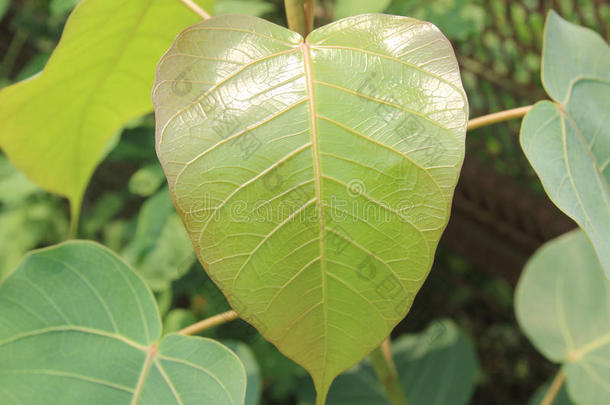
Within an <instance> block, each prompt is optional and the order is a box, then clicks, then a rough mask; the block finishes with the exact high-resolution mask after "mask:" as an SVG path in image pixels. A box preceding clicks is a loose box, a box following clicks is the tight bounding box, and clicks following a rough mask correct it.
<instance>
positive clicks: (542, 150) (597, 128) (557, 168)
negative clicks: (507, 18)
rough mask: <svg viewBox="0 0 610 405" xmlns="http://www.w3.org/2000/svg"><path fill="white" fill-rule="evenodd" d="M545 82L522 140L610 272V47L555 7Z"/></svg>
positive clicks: (556, 200) (546, 42)
mask: <svg viewBox="0 0 610 405" xmlns="http://www.w3.org/2000/svg"><path fill="white" fill-rule="evenodd" d="M542 82H543V84H544V87H545V89H546V91H547V92H548V94H549V95H550V96H551V97H552V98H553V100H554V101H553V102H550V101H541V102H538V103H537V104H536V105H535V106H534V108H532V110H531V111H530V112H529V113H528V114H527V115H526V116H525V118H524V120H523V124H522V127H521V146H522V148H523V151H524V152H525V155H526V156H527V158H528V159H529V161H530V163H531V165H532V166H533V167H534V170H536V173H537V174H538V176H539V177H540V180H541V181H542V185H543V186H544V189H545V190H546V192H547V194H548V195H549V197H550V198H551V200H553V202H554V203H555V204H556V205H557V206H558V207H559V208H560V209H561V210H563V211H564V212H565V213H566V214H568V215H569V216H570V217H571V218H572V219H574V221H576V223H577V224H578V225H580V227H581V228H582V229H583V230H584V231H585V232H586V233H587V235H588V236H589V238H590V239H591V241H592V242H593V246H594V247H595V250H596V252H597V255H598V256H599V260H600V261H601V263H602V267H603V269H604V272H605V273H606V277H608V278H610V186H609V183H610V115H609V114H608V111H610V47H609V46H608V44H606V43H605V42H604V40H603V39H602V38H601V37H600V36H599V35H597V34H596V33H594V32H593V31H591V30H589V29H587V28H583V27H579V26H576V25H574V24H571V23H569V22H567V21H565V20H563V19H562V18H561V17H559V16H558V15H557V14H556V13H555V12H551V13H549V16H548V19H547V23H546V28H545V33H544V51H543V54H542Z"/></svg>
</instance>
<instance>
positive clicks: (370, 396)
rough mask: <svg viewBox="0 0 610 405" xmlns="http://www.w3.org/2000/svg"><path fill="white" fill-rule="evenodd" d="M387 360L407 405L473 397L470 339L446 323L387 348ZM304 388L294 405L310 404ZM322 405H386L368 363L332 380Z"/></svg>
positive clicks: (448, 404)
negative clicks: (389, 354)
mask: <svg viewBox="0 0 610 405" xmlns="http://www.w3.org/2000/svg"><path fill="white" fill-rule="evenodd" d="M392 356H393V358H394V362H395V365H396V370H397V372H398V377H399V380H400V384H401V386H402V388H403V389H404V391H405V394H406V396H407V398H408V400H409V405H429V404H435V405H466V404H468V403H469V401H470V398H471V396H472V394H473V392H474V387H475V379H476V373H477V368H478V361H477V358H476V354H475V351H474V347H473V346H472V344H471V343H470V341H469V339H468V338H467V337H466V336H465V335H464V333H463V332H461V331H460V330H459V329H458V328H457V326H456V325H455V324H454V323H453V322H452V321H450V320H448V319H444V320H438V321H434V322H433V323H432V324H431V325H430V326H429V327H428V328H427V329H426V330H425V331H423V332H422V333H419V334H414V335H404V336H401V337H400V338H399V339H397V340H396V341H395V342H393V343H392ZM313 403H314V402H313V392H312V389H311V388H309V386H308V385H307V384H303V385H301V386H300V388H299V405H309V404H313ZM327 405H389V402H388V400H387V398H386V394H385V389H384V387H383V386H382V385H381V384H380V383H379V380H378V379H377V377H376V375H375V372H374V371H373V368H372V367H371V365H370V361H369V360H368V359H367V360H365V361H362V362H361V363H359V364H358V365H356V366H355V367H353V368H351V369H350V370H348V371H347V372H345V373H343V374H341V375H340V376H339V377H337V381H336V382H335V383H334V384H333V387H332V388H331V390H330V392H329V393H328V400H327Z"/></svg>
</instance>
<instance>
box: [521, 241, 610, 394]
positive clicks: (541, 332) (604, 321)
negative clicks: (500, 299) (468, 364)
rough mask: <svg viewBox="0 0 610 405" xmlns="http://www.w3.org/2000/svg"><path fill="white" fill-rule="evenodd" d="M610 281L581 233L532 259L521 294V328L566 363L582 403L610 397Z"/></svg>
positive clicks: (554, 243) (547, 247) (568, 378)
mask: <svg viewBox="0 0 610 405" xmlns="http://www.w3.org/2000/svg"><path fill="white" fill-rule="evenodd" d="M608 303H610V283H609V282H608V281H607V280H606V279H605V278H604V275H603V271H602V269H601V267H600V264H599V261H598V260H597V257H596V255H595V251H594V250H593V247H592V246H591V243H590V242H589V239H588V238H587V236H586V235H585V234H584V233H583V232H582V231H581V230H576V231H572V232H569V233H567V234H565V235H563V236H560V237H559V238H557V239H554V240H553V241H551V242H549V243H547V244H546V245H544V246H543V247H542V248H540V250H538V251H537V252H536V253H535V254H534V256H532V258H531V259H530V260H529V262H528V263H527V264H526V266H525V270H524V272H523V275H522V276H521V279H520V280H519V284H518V286H517V292H516V302H515V305H516V313H517V320H518V321H519V325H521V328H522V329H523V331H524V332H525V334H526V335H527V337H528V338H529V339H530V340H531V341H532V343H533V344H534V346H536V348H537V349H538V350H539V351H540V352H542V354H544V355H545V356H546V357H547V358H548V359H549V360H551V361H554V362H556V363H562V364H563V371H564V372H565V374H566V383H567V389H568V394H569V395H570V397H571V398H572V399H573V402H575V403H577V404H590V405H602V404H607V403H608V395H610V385H609V384H608V381H610V368H609V367H608V365H609V364H610V306H609V305H608Z"/></svg>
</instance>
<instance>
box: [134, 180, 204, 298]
mask: <svg viewBox="0 0 610 405" xmlns="http://www.w3.org/2000/svg"><path fill="white" fill-rule="evenodd" d="M122 256H123V258H124V259H125V261H127V262H128V263H130V264H131V265H133V266H134V267H135V268H136V269H137V270H138V272H139V273H140V274H141V275H142V277H144V279H145V280H146V281H147V282H148V284H149V285H150V287H151V288H152V289H153V290H155V291H161V290H164V289H166V288H168V287H169V286H170V283H171V282H172V281H173V280H176V279H178V278H180V277H182V276H183V275H184V274H186V272H187V271H188V270H189V268H190V267H191V265H192V264H193V263H194V262H195V255H194V254H193V248H192V244H191V241H190V239H189V237H188V234H187V233H186V231H185V230H184V226H183V225H182V223H181V221H180V217H179V216H178V214H176V210H175V209H174V206H173V204H172V200H171V197H170V195H169V192H168V191H167V189H163V190H161V191H159V192H158V193H157V194H156V195H155V196H153V197H151V198H149V199H148V200H147V201H146V202H145V203H144V204H143V205H142V209H141V210H140V212H139V214H138V224H137V228H136V233H135V235H134V237H133V239H132V240H131V242H130V243H129V244H128V245H127V246H126V247H125V249H124V250H123V253H122Z"/></svg>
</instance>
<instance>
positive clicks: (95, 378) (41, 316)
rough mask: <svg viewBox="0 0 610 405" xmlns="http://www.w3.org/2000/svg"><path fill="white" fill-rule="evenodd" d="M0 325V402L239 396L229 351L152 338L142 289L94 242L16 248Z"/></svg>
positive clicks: (188, 400)
mask: <svg viewBox="0 0 610 405" xmlns="http://www.w3.org/2000/svg"><path fill="white" fill-rule="evenodd" d="M0 326H1V327H0V364H2V369H0V403H2V404H20V403H27V404H28V405H37V404H48V403H49V398H53V401H54V403H61V404H66V405H70V404H82V403H83V402H88V401H90V400H91V399H92V398H95V400H96V402H97V403H100V404H136V403H138V404H153V403H154V404H157V403H162V404H173V403H180V404H184V405H187V404H201V403H213V404H219V405H220V404H227V405H229V404H230V405H237V404H242V403H243V398H244V395H245V375H244V369H243V366H242V365H241V363H240V361H239V359H238V358H237V356H235V354H233V353H232V352H231V351H230V350H228V349H227V348H225V347H224V346H222V345H221V344H220V343H218V342H215V341H213V340H209V339H203V338H198V337H187V336H180V335H169V336H166V337H164V338H163V339H161V340H159V339H160V335H161V321H160V319H159V311H158V309H157V307H156V304H155V301H154V298H153V296H152V294H151V293H150V290H148V288H147V287H146V285H145V284H144V283H143V282H142V280H141V279H140V278H138V276H137V275H136V274H135V273H134V272H133V271H132V270H130V269H129V267H127V265H126V264H125V263H123V262H122V261H121V260H120V259H119V258H118V257H117V256H115V255H114V254H113V253H111V252H110V251H109V250H107V249H105V248H103V247H101V246H100V245H98V244H96V243H92V242H81V241H74V242H68V243H64V244H61V245H58V246H57V247H53V248H47V249H44V250H39V251H36V252H34V253H32V254H29V255H28V256H26V258H25V259H24V260H23V261H22V262H21V264H20V266H19V268H18V269H17V270H16V271H15V272H14V273H13V275H12V276H11V277H9V278H8V279H7V280H6V282H5V283H4V284H3V285H2V286H1V287H0ZM32 387H36V389H32Z"/></svg>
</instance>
